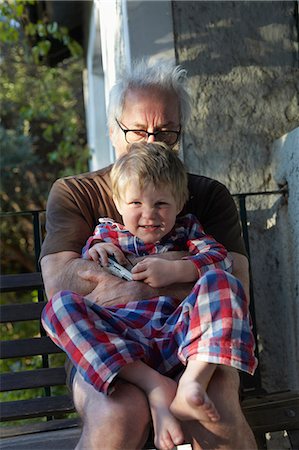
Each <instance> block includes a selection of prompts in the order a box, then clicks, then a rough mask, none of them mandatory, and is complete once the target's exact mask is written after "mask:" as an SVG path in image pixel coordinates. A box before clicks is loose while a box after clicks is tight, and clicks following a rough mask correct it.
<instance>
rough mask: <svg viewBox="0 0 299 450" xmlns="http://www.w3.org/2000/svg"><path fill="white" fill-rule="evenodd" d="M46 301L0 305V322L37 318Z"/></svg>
mask: <svg viewBox="0 0 299 450" xmlns="http://www.w3.org/2000/svg"><path fill="white" fill-rule="evenodd" d="M46 304H47V302H38V303H33V302H32V303H18V304H15V305H1V307H0V322H1V323H5V322H21V321H24V320H39V319H40V316H41V312H42V310H43V309H44V307H45V306H46Z"/></svg>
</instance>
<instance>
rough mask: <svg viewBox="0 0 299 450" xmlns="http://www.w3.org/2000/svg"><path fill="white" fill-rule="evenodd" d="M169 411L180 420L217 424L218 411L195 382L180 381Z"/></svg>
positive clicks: (200, 386)
mask: <svg viewBox="0 0 299 450" xmlns="http://www.w3.org/2000/svg"><path fill="white" fill-rule="evenodd" d="M170 411H171V412H172V413H173V415H174V416H175V417H177V418H178V419H180V420H194V419H196V420H200V421H207V420H208V421H212V422H217V421H218V420H219V419H220V416H219V414H218V411H217V409H216V407H215V405H214V403H213V402H212V401H211V399H210V398H209V397H208V395H207V393H206V391H205V389H204V388H203V387H202V385H201V384H200V383H199V382H198V381H195V380H190V381H183V380H180V382H179V385H178V389H177V393H176V396H175V398H174V400H173V402H172V403H171V406H170Z"/></svg>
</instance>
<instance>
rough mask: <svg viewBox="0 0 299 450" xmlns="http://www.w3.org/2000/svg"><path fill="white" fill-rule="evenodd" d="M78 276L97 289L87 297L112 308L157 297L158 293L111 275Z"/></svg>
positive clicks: (91, 274) (87, 272) (90, 273)
mask: <svg viewBox="0 0 299 450" xmlns="http://www.w3.org/2000/svg"><path fill="white" fill-rule="evenodd" d="M78 275H79V276H80V277H81V278H82V280H84V281H89V282H90V283H92V284H94V285H95V288H94V289H93V290H92V292H90V293H89V294H87V295H86V296H85V297H86V298H88V299H89V300H91V301H92V302H94V303H97V304H98V305H103V306H112V305H119V304H126V303H128V302H134V301H137V300H142V299H149V298H152V297H155V296H156V295H157V292H156V291H155V290H154V289H152V288H151V287H150V286H148V285H147V284H145V283H139V282H137V281H125V280H123V279H121V278H119V277H116V276H114V275H111V274H109V273H97V274H96V273H94V272H93V271H92V270H87V271H82V272H81V271H80V272H79V273H78Z"/></svg>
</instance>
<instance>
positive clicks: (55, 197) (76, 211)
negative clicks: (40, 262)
mask: <svg viewBox="0 0 299 450" xmlns="http://www.w3.org/2000/svg"><path fill="white" fill-rule="evenodd" d="M81 197H82V198H81ZM91 210H92V208H91V206H90V201H89V199H88V197H87V196H86V195H85V196H84V192H83V191H82V192H80V189H79V187H78V186H76V185H72V184H69V183H68V182H67V180H66V179H59V180H57V181H56V182H55V183H54V184H53V186H52V188H51V191H50V194H49V197H48V202H47V211H46V237H45V240H44V242H43V245H42V250H41V256H40V258H42V257H43V256H45V255H48V254H52V253H58V252H62V251H73V252H76V253H79V254H81V251H82V247H83V245H84V244H85V242H86V240H87V239H88V237H89V236H90V235H91V234H92V233H93V230H94V226H95V218H94V217H92V211H91Z"/></svg>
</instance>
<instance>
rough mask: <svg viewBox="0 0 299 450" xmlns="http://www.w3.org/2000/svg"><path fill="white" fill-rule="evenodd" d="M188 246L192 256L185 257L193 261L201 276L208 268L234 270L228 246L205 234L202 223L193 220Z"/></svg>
mask: <svg viewBox="0 0 299 450" xmlns="http://www.w3.org/2000/svg"><path fill="white" fill-rule="evenodd" d="M192 222H193V223H192V226H191V229H190V234H189V239H188V241H187V247H188V249H189V253H190V256H185V258H184V259H187V260H189V261H192V262H193V264H194V266H195V267H196V269H197V271H198V277H201V276H202V275H203V274H204V273H205V272H207V271H208V270H213V269H222V270H225V271H227V272H230V273H231V272H232V259H231V257H230V256H229V254H228V252H227V250H226V248H225V247H224V246H223V245H222V244H220V243H219V242H217V241H216V240H215V239H214V238H213V237H212V236H210V235H207V234H205V232H204V230H203V228H202V226H201V224H200V223H199V222H198V221H197V219H195V218H194V221H193V220H192Z"/></svg>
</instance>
